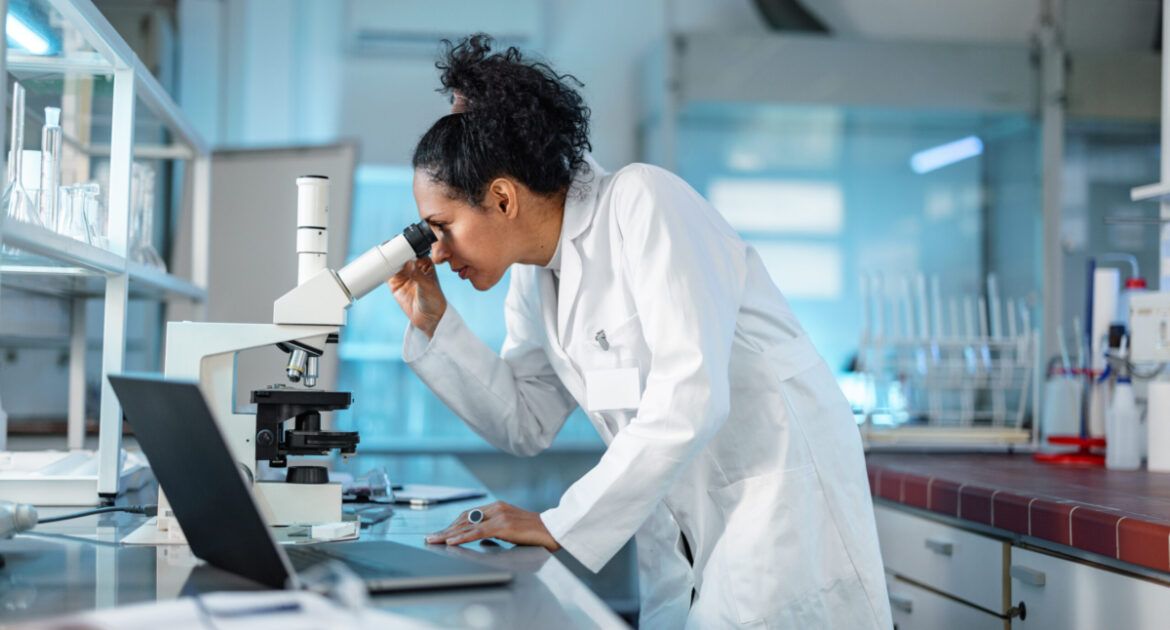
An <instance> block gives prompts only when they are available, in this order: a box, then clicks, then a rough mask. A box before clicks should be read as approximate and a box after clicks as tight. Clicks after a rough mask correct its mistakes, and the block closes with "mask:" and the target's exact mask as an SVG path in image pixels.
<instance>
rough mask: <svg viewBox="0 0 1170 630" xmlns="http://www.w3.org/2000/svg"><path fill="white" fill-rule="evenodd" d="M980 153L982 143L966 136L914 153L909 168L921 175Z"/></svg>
mask: <svg viewBox="0 0 1170 630" xmlns="http://www.w3.org/2000/svg"><path fill="white" fill-rule="evenodd" d="M982 153H983V141H982V140H980V139H979V137H978V136H967V137H966V138H962V139H960V140H955V141H954V142H948V143H946V144H940V145H938V146H937V147H934V148H930V149H926V150H925V151H919V152H918V153H915V154H914V155H913V156H911V157H910V168H911V169H913V170H914V172H915V173H918V174H919V175H921V174H923V173H929V172H931V171H933V170H937V169H940V168H942V167H944V166H948V165H950V164H954V163H955V162H960V161H962V160H965V159H967V158H973V157H975V156H976V155H980V154H982Z"/></svg>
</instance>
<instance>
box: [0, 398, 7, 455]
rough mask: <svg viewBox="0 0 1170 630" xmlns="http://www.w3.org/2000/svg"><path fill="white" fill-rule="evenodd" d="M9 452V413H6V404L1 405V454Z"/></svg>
mask: <svg viewBox="0 0 1170 630" xmlns="http://www.w3.org/2000/svg"><path fill="white" fill-rule="evenodd" d="M7 450H8V412H6V411H4V404H3V403H0V452H3V451H7Z"/></svg>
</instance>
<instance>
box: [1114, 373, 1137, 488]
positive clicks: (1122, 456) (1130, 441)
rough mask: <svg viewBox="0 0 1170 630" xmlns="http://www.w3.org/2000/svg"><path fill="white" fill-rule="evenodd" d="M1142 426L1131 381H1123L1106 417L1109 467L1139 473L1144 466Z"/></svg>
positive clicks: (1122, 379) (1120, 379)
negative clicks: (1137, 471) (1139, 469)
mask: <svg viewBox="0 0 1170 630" xmlns="http://www.w3.org/2000/svg"><path fill="white" fill-rule="evenodd" d="M1141 435H1142V431H1141V426H1140V425H1139V418H1138V410H1137V401H1136V400H1135V399H1134V395H1133V384H1132V383H1131V382H1130V380H1129V377H1125V376H1123V377H1120V378H1118V379H1117V384H1116V385H1115V386H1114V387H1113V399H1112V400H1111V401H1110V404H1109V409H1108V410H1107V411H1106V413H1105V467H1106V468H1108V469H1109V470H1137V469H1138V468H1140V467H1141V465H1142V445H1141Z"/></svg>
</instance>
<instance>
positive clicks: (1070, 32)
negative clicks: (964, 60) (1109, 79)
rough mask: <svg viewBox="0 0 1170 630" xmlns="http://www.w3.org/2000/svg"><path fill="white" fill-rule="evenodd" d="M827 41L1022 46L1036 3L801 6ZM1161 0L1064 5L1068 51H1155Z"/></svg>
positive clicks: (833, 2)
mask: <svg viewBox="0 0 1170 630" xmlns="http://www.w3.org/2000/svg"><path fill="white" fill-rule="evenodd" d="M802 4H803V5H804V6H805V8H807V9H808V10H809V12H811V13H813V14H814V15H816V16H817V17H819V18H820V19H821V20H822V21H823V22H825V24H827V25H828V27H829V29H830V31H831V32H832V33H833V35H834V36H838V37H855V38H859V39H873V40H898V41H937V42H950V43H997V44H1025V43H1028V42H1029V41H1031V38H1032V35H1033V33H1035V31H1036V27H1037V25H1038V23H1039V17H1038V16H1039V14H1040V7H1041V5H1042V4H1043V1H1042V0H802ZM1161 4H1162V3H1161V0H1064V13H1065V19H1064V30H1065V43H1066V46H1067V47H1068V48H1069V49H1072V50H1087V49H1092V50H1147V51H1152V50H1154V42H1155V39H1156V38H1157V37H1158V35H1159V28H1158V25H1159V22H1160V9H1161Z"/></svg>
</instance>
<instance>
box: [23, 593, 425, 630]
mask: <svg viewBox="0 0 1170 630" xmlns="http://www.w3.org/2000/svg"><path fill="white" fill-rule="evenodd" d="M64 627H69V628H83V629H87V630H89V629H92V630H105V629H107V628H108V629H110V630H115V629H116V630H155V629H157V628H166V629H167V630H196V629H199V630H205V629H206V628H216V629H217V630H237V629H238V630H245V629H246V630H269V629H270V630H320V629H333V628H336V629H338V630H340V629H342V628H402V629H405V630H413V629H416V628H428V629H429V628H437V627H438V626H434V625H431V624H428V623H425V622H423V621H420V620H417V619H412V618H410V617H404V616H401V615H396V614H393V613H389V612H386V611H382V610H377V609H373V608H360V609H357V610H348V609H346V608H343V607H341V606H339V605H337V604H335V603H334V602H332V601H330V600H329V599H326V598H325V597H322V596H321V595H317V594H316V593H309V592H305V591H261V592H250V593H211V594H209V595H203V596H202V597H200V598H199V599H198V600H196V599H195V598H192V597H183V598H180V599H175V600H168V601H162V602H154V603H150V604H139V605H136V606H120V607H117V608H107V609H104V610H97V611H93V612H87V613H83V614H80V615H70V616H67V617H56V618H51V619H46V620H43V621H38V622H33V623H29V624H21V625H16V626H13V628H20V629H26V630H37V629H42V628H43V629H46V630H47V629H48V628H64Z"/></svg>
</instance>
